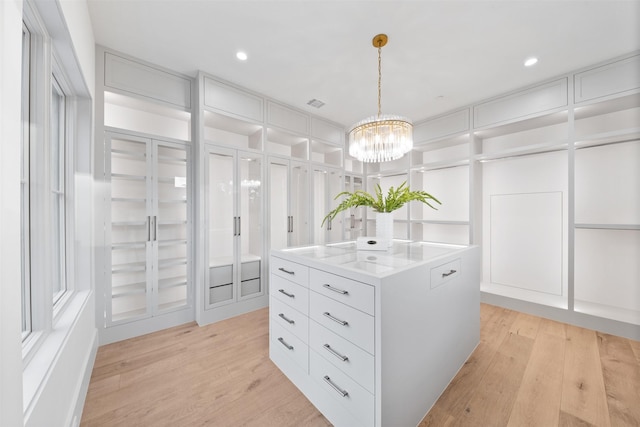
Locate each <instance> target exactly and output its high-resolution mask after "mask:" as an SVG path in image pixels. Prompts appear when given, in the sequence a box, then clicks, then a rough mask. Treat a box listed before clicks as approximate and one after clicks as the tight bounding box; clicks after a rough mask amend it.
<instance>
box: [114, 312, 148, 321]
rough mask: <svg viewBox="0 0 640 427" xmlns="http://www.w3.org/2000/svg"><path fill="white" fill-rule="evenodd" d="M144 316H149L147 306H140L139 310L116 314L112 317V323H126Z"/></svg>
mask: <svg viewBox="0 0 640 427" xmlns="http://www.w3.org/2000/svg"><path fill="white" fill-rule="evenodd" d="M143 316H144V317H146V316H148V314H147V309H146V308H139V309H137V310H129V311H124V312H122V313H118V314H114V315H113V316H112V317H111V323H112V324H117V323H124V322H127V321H131V320H135V319H138V318H141V317H143Z"/></svg>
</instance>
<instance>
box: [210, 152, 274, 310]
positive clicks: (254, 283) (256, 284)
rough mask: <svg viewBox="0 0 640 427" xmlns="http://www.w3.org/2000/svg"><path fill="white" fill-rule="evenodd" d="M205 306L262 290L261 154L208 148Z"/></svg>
mask: <svg viewBox="0 0 640 427" xmlns="http://www.w3.org/2000/svg"><path fill="white" fill-rule="evenodd" d="M206 153H207V159H206V165H205V175H206V177H207V180H206V185H205V188H206V189H207V192H206V198H205V200H206V206H205V218H206V225H207V227H206V233H205V235H206V250H207V259H208V261H209V262H208V269H206V270H205V283H208V286H209V292H208V295H207V294H206V293H205V307H206V308H207V309H212V308H215V307H217V306H221V305H226V304H230V303H233V302H239V301H243V300H244V299H247V298H253V297H256V296H260V295H263V294H264V283H265V281H264V280H263V279H262V277H263V275H262V264H263V263H262V259H263V252H264V227H263V218H264V194H263V182H264V175H263V156H262V155H261V154H256V153H251V152H243V151H239V150H233V149H229V148H224V147H217V146H213V145H207V146H206Z"/></svg>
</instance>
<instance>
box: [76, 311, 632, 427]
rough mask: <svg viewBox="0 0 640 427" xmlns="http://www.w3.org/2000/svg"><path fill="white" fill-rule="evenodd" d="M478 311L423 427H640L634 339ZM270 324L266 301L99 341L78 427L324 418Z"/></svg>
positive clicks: (313, 421) (311, 422)
mask: <svg viewBox="0 0 640 427" xmlns="http://www.w3.org/2000/svg"><path fill="white" fill-rule="evenodd" d="M480 313H481V314H480V316H481V338H480V344H479V345H478V347H477V348H476V350H475V351H474V353H473V354H472V355H471V357H470V358H469V360H468V361H467V363H466V364H465V365H464V366H463V367H462V369H461V370H460V372H458V375H456V377H455V378H454V379H453V381H452V382H451V384H450V385H449V387H448V388H447V389H446V390H445V392H444V393H443V394H442V396H441V397H440V399H439V400H438V402H436V404H435V405H434V407H433V408H432V409H431V411H429V413H428V414H427V415H426V416H425V418H424V419H423V420H422V422H421V423H420V427H426V426H438V427H440V426H474V427H475V426H495V427H498V426H517V427H520V426H536V427H537V426H544V427H554V426H611V427H618V426H620V427H622V426H624V427H627V426H640V342H638V341H631V340H627V339H624V338H620V337H616V336H613V335H608V334H603V333H599V332H595V331H591V330H587V329H582V328H578V327H575V326H571V325H566V324H562V323H558V322H554V321H551V320H547V319H542V318H539V317H535V316H530V315H527V314H523V313H518V312H515V311H511V310H507V309H504V308H500V307H495V306H490V305H486V304H483V305H482V307H481V312H480ZM268 329H269V328H268V310H267V309H262V310H258V311H255V312H253V313H248V314H246V315H243V316H239V317H236V318H233V319H229V320H225V321H222V322H218V323H216V324H213V325H208V326H205V327H198V326H197V325H196V324H195V323H190V324H187V325H182V326H179V327H175V328H171V329H167V330H164V331H160V332H157V333H154V334H149V335H145V336H141V337H137V338H133V339H130V340H126V341H122V342H118V343H114V344H110V345H106V346H103V347H100V348H99V349H98V354H97V357H96V363H95V366H94V370H93V375H92V377H91V383H90V385H89V392H88V395H87V400H86V403H85V407H84V413H83V417H82V423H81V426H82V427H90V426H100V427H103V426H105V427H106V426H118V427H122V426H136V427H138V426H154V427H156V426H180V427H185V426H223V427H227V426H267V427H268V426H279V427H286V426H292V427H293V426H296V427H298V426H305V427H307V426H310V427H315V426H329V425H330V424H329V423H328V422H327V420H326V419H325V418H324V417H323V416H322V415H321V414H320V413H319V412H318V411H317V410H316V409H315V407H314V406H313V405H311V403H309V401H308V400H307V399H306V398H305V397H304V396H303V395H302V393H300V392H299V391H298V390H297V389H296V387H295V386H293V384H291V383H290V382H289V381H288V380H287V379H286V377H285V376H284V375H283V374H282V373H281V372H280V371H279V370H278V369H277V368H276V367H275V365H273V363H271V361H270V360H269V354H268ZM388 427H400V426H388Z"/></svg>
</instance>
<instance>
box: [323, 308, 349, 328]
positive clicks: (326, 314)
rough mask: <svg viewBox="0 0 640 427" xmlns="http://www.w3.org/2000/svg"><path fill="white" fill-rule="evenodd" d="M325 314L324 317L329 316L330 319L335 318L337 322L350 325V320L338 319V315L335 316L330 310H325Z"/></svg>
mask: <svg viewBox="0 0 640 427" xmlns="http://www.w3.org/2000/svg"><path fill="white" fill-rule="evenodd" d="M323 315H324V317H328V318H329V319H331V320H333V321H334V322H336V323H339V324H341V325H342V326H348V325H349V322H347V321H346V320H340V319H338V318H337V317H333V316H332V315H331V313H329V312H328V311H325V312H324V313H323Z"/></svg>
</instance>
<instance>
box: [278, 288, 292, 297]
mask: <svg viewBox="0 0 640 427" xmlns="http://www.w3.org/2000/svg"><path fill="white" fill-rule="evenodd" d="M278 292H280V293H281V294H284V295H286V296H288V297H289V298H295V297H296V296H295V295H294V294H290V293H289V292H287V291H285V290H284V289H278Z"/></svg>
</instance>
